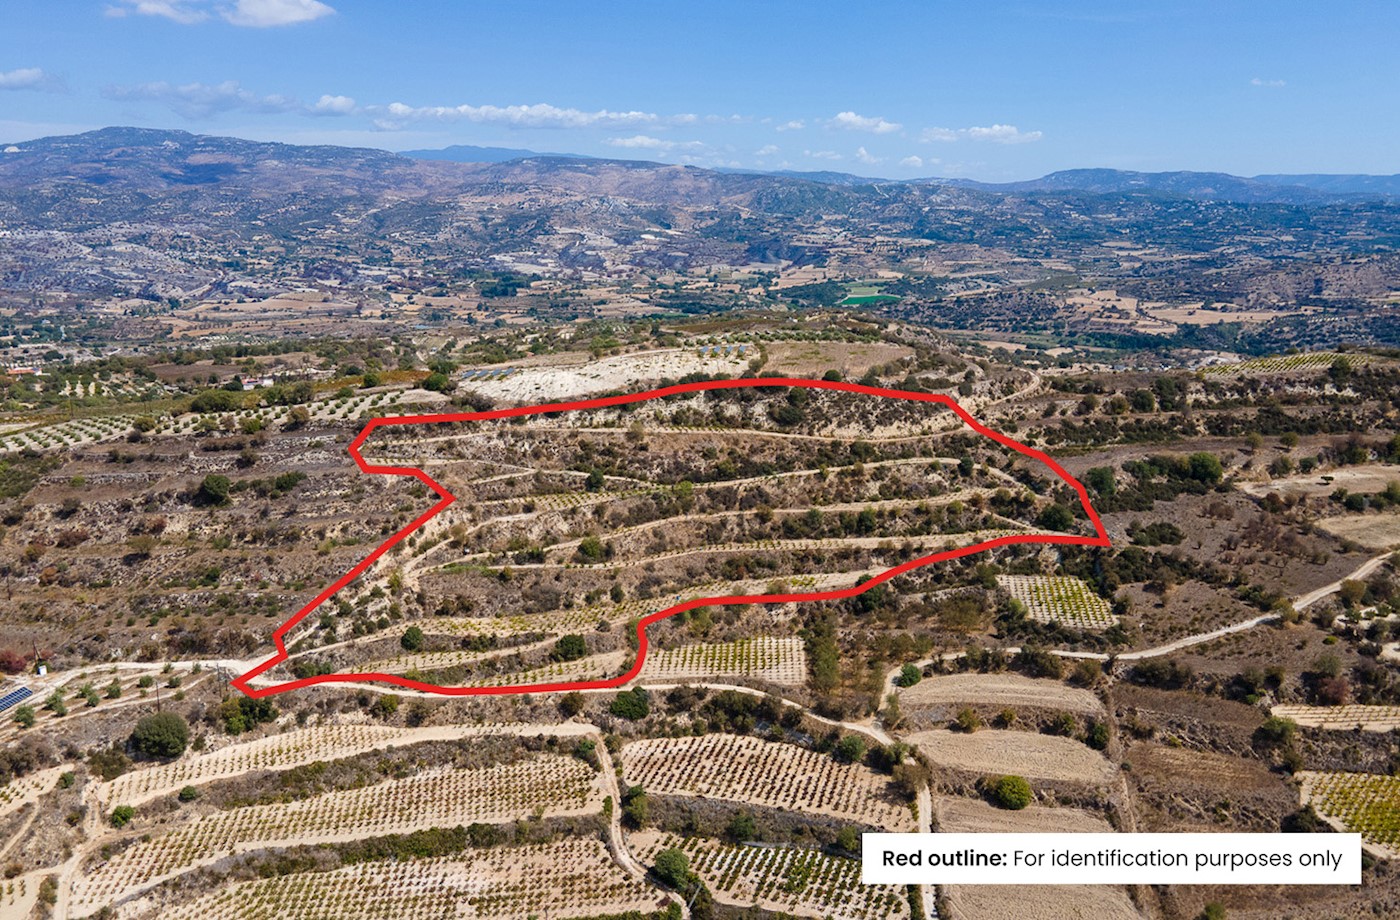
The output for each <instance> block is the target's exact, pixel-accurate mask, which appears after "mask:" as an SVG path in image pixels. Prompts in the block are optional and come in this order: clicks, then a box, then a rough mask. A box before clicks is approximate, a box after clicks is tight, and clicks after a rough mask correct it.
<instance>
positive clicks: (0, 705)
mask: <svg viewBox="0 0 1400 920" xmlns="http://www.w3.org/2000/svg"><path fill="white" fill-rule="evenodd" d="M33 695H34V691H33V690H30V689H29V688H28V687H20V688H19V689H18V690H11V691H10V692H9V693H7V694H5V695H4V696H0V712H4V711H5V710H6V709H9V708H10V707H11V706H13V705H15V704H16V703H21V702H23V701H25V700H27V699H29V698H30V697H31V696H33Z"/></svg>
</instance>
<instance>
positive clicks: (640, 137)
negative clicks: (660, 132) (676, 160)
mask: <svg viewBox="0 0 1400 920" xmlns="http://www.w3.org/2000/svg"><path fill="white" fill-rule="evenodd" d="M604 143H605V144H607V145H608V146H609V147H626V148H628V149H629V150H670V149H671V148H672V147H674V146H675V144H673V143H672V142H671V141H664V140H662V139H661V138H659V137H648V136H647V135H645V134H636V135H633V136H632V137H610V138H608V139H607V140H606V141H604Z"/></svg>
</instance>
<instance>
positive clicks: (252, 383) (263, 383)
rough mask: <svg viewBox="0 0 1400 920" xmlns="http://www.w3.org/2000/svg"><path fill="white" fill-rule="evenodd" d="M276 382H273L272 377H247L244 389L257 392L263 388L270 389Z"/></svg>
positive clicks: (244, 380)
mask: <svg viewBox="0 0 1400 920" xmlns="http://www.w3.org/2000/svg"><path fill="white" fill-rule="evenodd" d="M275 382H276V381H275V380H273V379H272V378H271V377H245V378H243V389H244V390H257V389H261V388H262V387H270V386H272V385H273V384H274V383H275Z"/></svg>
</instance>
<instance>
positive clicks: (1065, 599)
mask: <svg viewBox="0 0 1400 920" xmlns="http://www.w3.org/2000/svg"><path fill="white" fill-rule="evenodd" d="M997 584H998V585H1000V586H1001V589H1002V590H1003V591H1005V592H1006V593H1007V594H1010V595H1011V596H1012V597H1013V598H1015V599H1016V600H1018V601H1020V602H1021V603H1022V604H1024V605H1025V607H1026V615H1027V616H1029V617H1030V618H1031V619H1032V620H1039V621H1040V622H1042V623H1059V624H1060V625H1062V626H1068V627H1071V628H1073V629H1107V628H1108V627H1110V626H1113V625H1114V624H1116V623H1117V622H1118V617H1116V616H1114V615H1113V608H1112V607H1111V606H1110V605H1109V603H1108V601H1106V600H1104V599H1103V598H1101V597H1099V596H1098V595H1097V594H1095V593H1094V592H1093V591H1092V590H1090V588H1089V586H1088V585H1086V584H1085V583H1084V582H1082V581H1080V580H1079V579H1078V578H1074V577H1073V576H1070V575H998V576H997Z"/></svg>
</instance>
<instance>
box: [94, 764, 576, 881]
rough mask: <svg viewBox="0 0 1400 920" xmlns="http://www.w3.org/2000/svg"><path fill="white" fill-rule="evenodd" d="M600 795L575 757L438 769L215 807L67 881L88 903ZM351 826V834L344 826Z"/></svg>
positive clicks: (554, 809)
mask: <svg viewBox="0 0 1400 920" xmlns="http://www.w3.org/2000/svg"><path fill="white" fill-rule="evenodd" d="M602 799H603V795H602V791H601V788H600V784H599V781H598V778H597V776H596V774H595V773H594V772H593V771H592V770H591V769H590V768H589V767H588V766H587V765H585V764H584V763H583V762H582V761H581V760H578V759H577V758H566V757H559V756H553V755H544V756H540V757H536V758H531V759H527V760H523V761H518V762H515V763H510V764H504V765H499V766H494V767H487V768H481V769H475V770H445V771H440V772H433V773H427V774H423V775H420V776H415V777H411V778H409V779H403V780H389V781H386V782H383V783H379V784H376V785H374V786H370V787H367V788H365V789H356V790H350V791H345V792H330V793H326V794H324V795H320V796H315V797H313V798H310V799H306V800H304V801H298V802H290V803H285V804H275V805H254V806H246V807H243V808H234V809H230V810H228V811H222V812H216V813H213V814H210V815H205V816H202V817H200V818H199V819H198V820H195V821H191V822H188V823H186V824H183V825H180V826H178V827H176V828H175V829H173V830H170V831H167V832H163V833H159V834H157V835H154V836H152V837H151V839H150V840H143V841H138V842H136V843H135V844H134V845H132V846H130V847H128V848H126V849H124V850H122V851H121V852H120V853H117V854H116V855H114V856H112V857H111V858H110V859H103V858H98V859H97V860H95V861H94V863H93V865H92V866H91V867H90V868H89V869H88V871H86V872H84V873H83V875H82V877H81V878H79V879H76V880H75V881H74V884H73V898H74V901H75V904H76V905H78V906H79V907H88V908H97V907H100V906H101V905H103V904H107V903H110V902H112V901H113V900H117V899H120V898H123V897H125V896H127V895H128V894H131V893H133V892H136V891H140V890H142V889H143V888H147V887H149V886H151V885H153V884H155V883H157V882H159V881H162V880H164V879H165V878H168V877H170V876H171V875H174V874H177V873H179V872H181V871H186V870H188V869H190V868H193V867H195V866H199V865H204V864H207V863H210V862H213V861H214V860H217V859H219V858H222V857H224V856H229V855H232V854H235V853H239V852H245V851H248V850H253V849H264V848H267V847H270V846H277V845H282V846H286V845H292V844H296V843H303V844H304V843H312V842H328V841H334V840H338V839H340V840H344V839H354V838H356V837H366V836H375V835H382V834H395V833H406V832H409V831H413V830H417V829H420V828H429V827H452V826H455V825H458V824H463V825H465V824H470V823H472V822H484V823H499V822H505V821H514V820H519V819H524V818H527V817H529V816H531V815H541V816H543V815H579V814H587V813H590V812H593V811H596V810H598V809H599V808H600V807H601V804H602ZM352 829H353V830H352Z"/></svg>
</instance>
